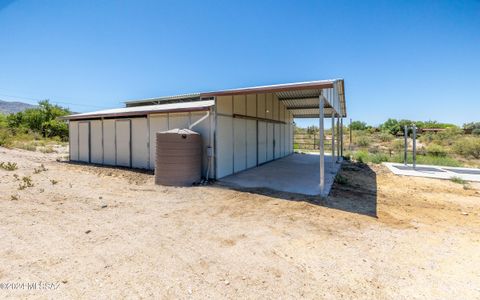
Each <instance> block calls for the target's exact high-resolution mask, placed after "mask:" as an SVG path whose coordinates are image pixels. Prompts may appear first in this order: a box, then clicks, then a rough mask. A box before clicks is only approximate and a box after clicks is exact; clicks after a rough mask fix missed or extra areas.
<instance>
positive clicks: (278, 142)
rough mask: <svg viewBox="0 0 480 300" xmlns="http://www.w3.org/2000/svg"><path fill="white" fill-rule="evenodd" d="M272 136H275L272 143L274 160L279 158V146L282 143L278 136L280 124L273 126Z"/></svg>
mask: <svg viewBox="0 0 480 300" xmlns="http://www.w3.org/2000/svg"><path fill="white" fill-rule="evenodd" d="M274 132H275V133H274V134H275V142H274V145H275V158H280V153H281V152H280V147H281V146H280V145H281V143H282V139H281V136H280V124H275V130H274Z"/></svg>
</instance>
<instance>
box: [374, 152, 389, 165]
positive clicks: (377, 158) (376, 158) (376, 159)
mask: <svg viewBox="0 0 480 300" xmlns="http://www.w3.org/2000/svg"><path fill="white" fill-rule="evenodd" d="M388 160H389V157H388V156H387V155H386V154H383V153H376V154H373V155H370V161H371V162H372V163H374V164H380V163H382V162H385V161H388Z"/></svg>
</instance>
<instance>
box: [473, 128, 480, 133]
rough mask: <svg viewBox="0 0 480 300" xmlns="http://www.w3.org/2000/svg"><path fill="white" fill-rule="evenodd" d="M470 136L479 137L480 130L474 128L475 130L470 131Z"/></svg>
mask: <svg viewBox="0 0 480 300" xmlns="http://www.w3.org/2000/svg"><path fill="white" fill-rule="evenodd" d="M472 134H474V135H480V128H476V129H474V130H472Z"/></svg>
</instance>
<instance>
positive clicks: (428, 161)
mask: <svg viewBox="0 0 480 300" xmlns="http://www.w3.org/2000/svg"><path fill="white" fill-rule="evenodd" d="M409 161H412V160H411V159H409ZM417 164H421V165H435V166H448V167H461V166H462V163H460V162H459V161H458V160H456V159H453V158H451V157H448V156H445V157H441V156H431V155H417Z"/></svg>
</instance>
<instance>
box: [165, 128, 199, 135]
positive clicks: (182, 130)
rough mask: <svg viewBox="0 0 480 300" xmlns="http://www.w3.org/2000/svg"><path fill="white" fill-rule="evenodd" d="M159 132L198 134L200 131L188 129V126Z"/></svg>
mask: <svg viewBox="0 0 480 300" xmlns="http://www.w3.org/2000/svg"><path fill="white" fill-rule="evenodd" d="M158 133H160V134H186V135H193V134H197V135H199V133H198V132H195V131H193V130H190V129H186V128H175V129H170V130H167V131H161V132H158Z"/></svg>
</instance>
